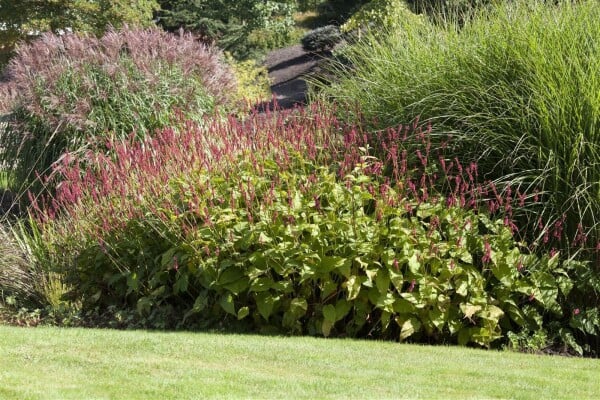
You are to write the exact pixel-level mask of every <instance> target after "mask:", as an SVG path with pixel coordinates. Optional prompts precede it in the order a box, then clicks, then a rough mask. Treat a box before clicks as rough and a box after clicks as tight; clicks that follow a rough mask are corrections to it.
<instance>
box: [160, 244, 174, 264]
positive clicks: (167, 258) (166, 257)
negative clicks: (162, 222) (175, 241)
mask: <svg viewBox="0 0 600 400" xmlns="http://www.w3.org/2000/svg"><path fill="white" fill-rule="evenodd" d="M176 251H177V249H176V248H174V247H172V248H170V249H169V250H167V251H165V252H164V253H163V254H162V256H161V259H160V266H161V267H162V268H163V269H164V268H166V267H167V266H169V265H171V264H172V263H173V257H174V256H175V252H176Z"/></svg>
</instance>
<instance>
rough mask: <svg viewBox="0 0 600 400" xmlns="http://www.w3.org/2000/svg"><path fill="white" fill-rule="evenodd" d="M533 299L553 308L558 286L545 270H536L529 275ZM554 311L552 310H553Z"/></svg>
mask: <svg viewBox="0 0 600 400" xmlns="http://www.w3.org/2000/svg"><path fill="white" fill-rule="evenodd" d="M531 280H532V281H533V284H534V285H535V286H536V287H534V289H533V294H534V296H535V299H536V300H537V301H539V302H540V303H541V304H543V305H545V306H546V307H548V308H551V309H552V308H554V307H553V306H554V305H555V304H556V298H557V297H558V286H557V284H556V280H555V279H554V277H553V276H552V275H550V274H549V273H547V272H538V273H535V274H533V275H532V276H531ZM553 311H554V310H553Z"/></svg>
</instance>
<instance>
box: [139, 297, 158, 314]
mask: <svg viewBox="0 0 600 400" xmlns="http://www.w3.org/2000/svg"><path fill="white" fill-rule="evenodd" d="M153 304H154V302H153V301H152V299H150V298H148V297H140V298H139V300H138V301H137V304H136V309H137V312H138V314H140V315H148V314H149V313H150V310H151V309H152V305H153Z"/></svg>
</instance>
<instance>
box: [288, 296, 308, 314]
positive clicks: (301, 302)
mask: <svg viewBox="0 0 600 400" xmlns="http://www.w3.org/2000/svg"><path fill="white" fill-rule="evenodd" d="M306 310H308V303H307V301H306V299H302V298H298V297H297V298H295V299H292V301H291V302H290V308H289V311H290V312H291V313H292V314H293V315H294V316H295V317H296V319H298V318H300V317H302V316H303V315H304V314H306Z"/></svg>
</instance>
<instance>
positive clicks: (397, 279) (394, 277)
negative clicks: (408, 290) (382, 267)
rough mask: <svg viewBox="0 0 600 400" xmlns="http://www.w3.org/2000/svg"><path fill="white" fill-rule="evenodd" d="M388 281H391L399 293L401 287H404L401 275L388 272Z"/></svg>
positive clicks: (391, 271)
mask: <svg viewBox="0 0 600 400" xmlns="http://www.w3.org/2000/svg"><path fill="white" fill-rule="evenodd" d="M390 280H391V281H392V284H393V285H394V287H395V288H396V290H397V291H398V292H400V291H401V290H402V286H404V278H403V277H402V274H401V273H399V272H396V271H393V270H390Z"/></svg>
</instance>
